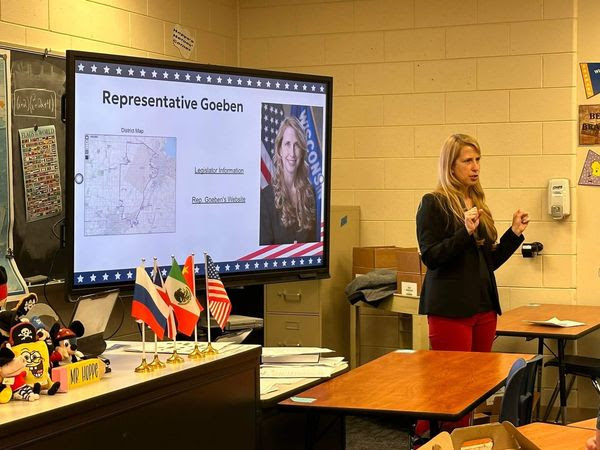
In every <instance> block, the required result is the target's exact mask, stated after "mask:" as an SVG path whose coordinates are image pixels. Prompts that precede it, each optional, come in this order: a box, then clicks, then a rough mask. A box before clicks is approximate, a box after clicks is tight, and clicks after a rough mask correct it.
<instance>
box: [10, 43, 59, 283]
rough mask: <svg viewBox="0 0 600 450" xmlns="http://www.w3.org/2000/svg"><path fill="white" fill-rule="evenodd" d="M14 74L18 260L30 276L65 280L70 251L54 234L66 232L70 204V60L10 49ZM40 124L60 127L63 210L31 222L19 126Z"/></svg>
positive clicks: (12, 96) (23, 270) (16, 247)
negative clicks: (66, 119)
mask: <svg viewBox="0 0 600 450" xmlns="http://www.w3.org/2000/svg"><path fill="white" fill-rule="evenodd" d="M10 72H11V88H10V90H11V121H12V122H11V139H12V166H13V189H14V190H13V195H14V227H13V251H14V257H15V261H16V263H17V266H18V267H19V270H20V272H21V275H23V277H25V278H27V277H30V276H33V275H46V276H49V277H50V278H64V276H65V272H66V256H67V255H66V251H65V249H64V248H62V247H61V242H60V240H59V239H57V237H56V236H55V235H54V234H56V235H58V236H60V235H61V234H60V231H61V226H62V219H64V208H65V163H66V161H65V156H66V151H65V138H66V136H65V124H64V123H63V122H62V120H61V99H62V96H63V94H64V93H65V79H66V73H65V59H64V58H61V57H57V56H50V55H45V54H44V53H34V52H27V51H20V50H11V53H10ZM36 125H37V126H45V125H54V127H55V128H56V139H57V148H58V156H59V164H60V176H61V188H62V203H63V208H62V213H61V214H60V215H58V216H53V217H47V218H44V219H41V220H38V221H35V222H27V221H26V216H25V193H24V185H23V165H22V161H21V149H20V145H19V129H21V128H32V127H35V126H36ZM53 231H54V233H53Z"/></svg>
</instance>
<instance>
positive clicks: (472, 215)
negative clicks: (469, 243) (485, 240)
mask: <svg viewBox="0 0 600 450" xmlns="http://www.w3.org/2000/svg"><path fill="white" fill-rule="evenodd" d="M481 213H482V210H481V209H477V207H476V206H473V207H472V208H471V209H468V210H466V211H465V228H466V229H467V232H468V233H469V234H473V233H474V232H475V230H476V229H477V227H478V226H479V215H480V214H481Z"/></svg>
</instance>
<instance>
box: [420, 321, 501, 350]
mask: <svg viewBox="0 0 600 450" xmlns="http://www.w3.org/2000/svg"><path fill="white" fill-rule="evenodd" d="M497 317H498V316H497V315H496V311H488V312H484V313H477V314H475V315H474V316H471V317H465V318H449V317H441V316H427V322H428V323H429V343H430V345H431V349H432V350H452V351H464V352H490V351H492V344H493V343H494V337H495V336H496V321H497Z"/></svg>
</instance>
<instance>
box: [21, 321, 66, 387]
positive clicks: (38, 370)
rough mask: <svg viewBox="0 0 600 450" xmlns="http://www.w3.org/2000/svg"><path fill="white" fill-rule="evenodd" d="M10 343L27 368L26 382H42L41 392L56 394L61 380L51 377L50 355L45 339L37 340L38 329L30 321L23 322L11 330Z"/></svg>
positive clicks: (31, 383) (32, 383)
mask: <svg viewBox="0 0 600 450" xmlns="http://www.w3.org/2000/svg"><path fill="white" fill-rule="evenodd" d="M10 344H11V346H12V351H13V352H14V353H15V355H17V356H22V357H23V359H24V360H25V365H26V368H27V376H26V378H25V380H26V382H27V383H28V384H30V385H34V384H35V383H39V384H40V388H41V391H40V392H41V393H42V394H48V395H54V394H55V393H56V391H58V388H59V387H60V382H52V380H51V378H50V355H49V354H48V347H47V346H46V343H45V342H44V341H39V340H37V335H36V329H35V327H34V326H33V325H32V324H31V323H29V322H21V323H19V324H17V325H15V326H14V327H12V328H11V330H10Z"/></svg>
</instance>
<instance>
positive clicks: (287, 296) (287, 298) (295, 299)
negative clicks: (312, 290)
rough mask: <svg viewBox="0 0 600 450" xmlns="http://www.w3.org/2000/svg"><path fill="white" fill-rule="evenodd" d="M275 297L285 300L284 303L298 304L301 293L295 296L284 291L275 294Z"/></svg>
mask: <svg viewBox="0 0 600 450" xmlns="http://www.w3.org/2000/svg"><path fill="white" fill-rule="evenodd" d="M277 295H279V296H280V297H281V298H283V300H285V301H286V302H299V301H300V300H302V292H296V293H295V294H290V293H288V292H286V291H283V292H281V291H279V292H278V293H277Z"/></svg>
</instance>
